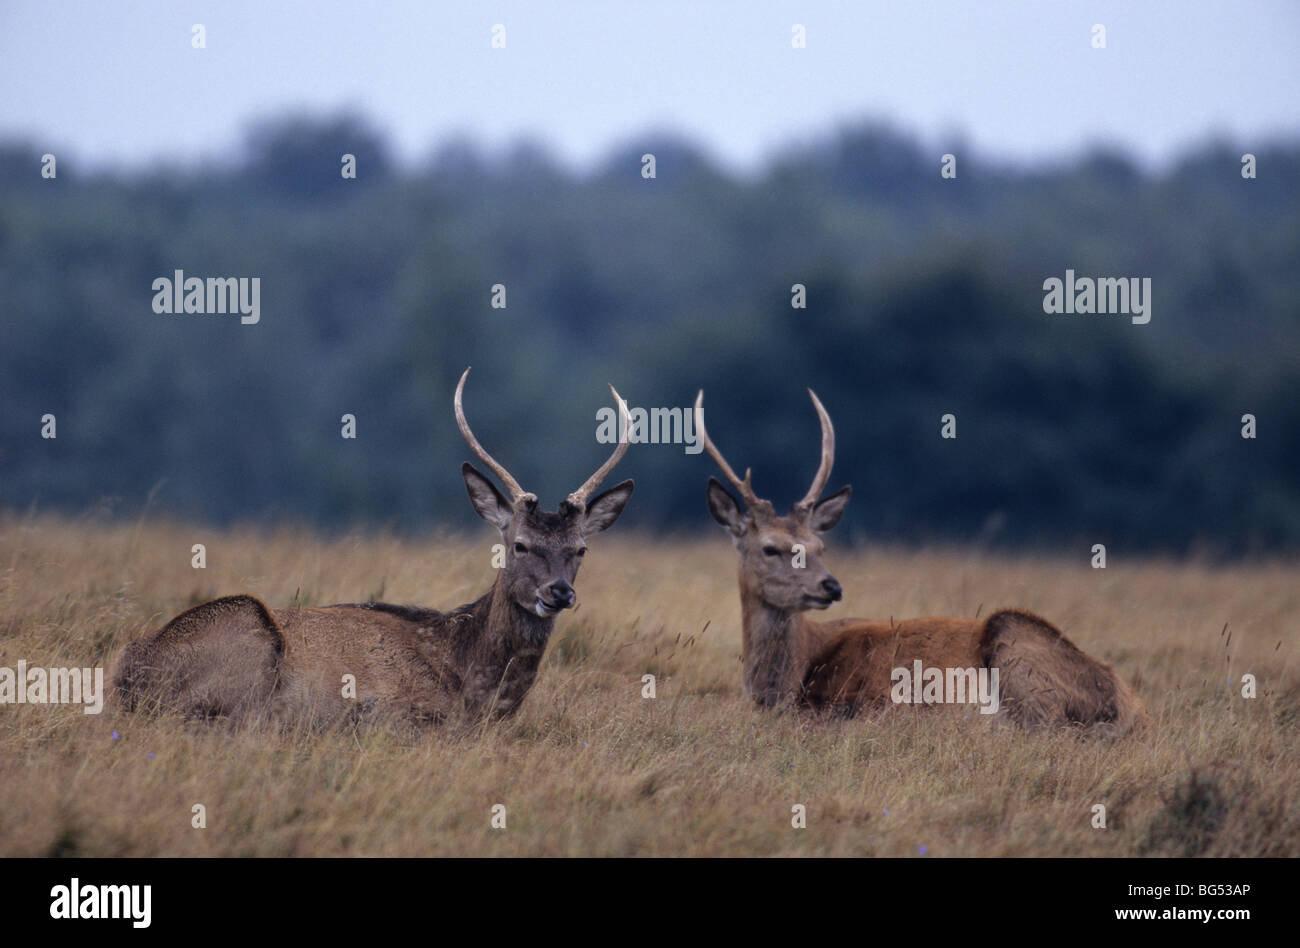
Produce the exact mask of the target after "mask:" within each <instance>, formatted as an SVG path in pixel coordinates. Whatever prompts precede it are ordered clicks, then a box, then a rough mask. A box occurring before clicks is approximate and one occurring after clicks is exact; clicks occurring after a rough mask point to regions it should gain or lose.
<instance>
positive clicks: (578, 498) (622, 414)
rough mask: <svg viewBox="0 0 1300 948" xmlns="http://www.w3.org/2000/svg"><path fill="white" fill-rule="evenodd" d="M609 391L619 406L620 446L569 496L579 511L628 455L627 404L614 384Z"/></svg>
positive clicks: (569, 501)
mask: <svg viewBox="0 0 1300 948" xmlns="http://www.w3.org/2000/svg"><path fill="white" fill-rule="evenodd" d="M609 390H610V391H611V392H613V393H614V402H615V403H616V404H617V405H618V446H617V447H616V448H614V453H613V454H611V455H610V456H609V460H608V461H606V462H605V463H604V464H602V465H601V466H600V467H599V468H598V469H597V471H596V473H595V474H593V475H591V477H589V478H587V482H586V483H585V484H583V485H582V486H581V487H579V488H578V489H577V490H575V491H574V492H573V493H572V494H570V495H569V497H568V501H567V502H568V503H569V504H570V505H571V506H573V507H576V508H578V509H579V510H583V509H585V508H586V506H587V500H588V498H590V497H591V493H592V491H594V490H595V489H596V488H597V487H599V486H600V484H601V481H603V480H604V479H605V478H607V477H609V472H610V471H612V470H614V467H615V465H617V464H618V462H619V461H621V460H623V455H625V454H627V445H628V440H627V429H628V413H627V402H625V401H623V398H622V396H620V395H619V394H618V390H617V389H616V388H614V386H613V384H612V383H611V384H610V386H609Z"/></svg>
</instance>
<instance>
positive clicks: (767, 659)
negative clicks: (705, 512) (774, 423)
mask: <svg viewBox="0 0 1300 948" xmlns="http://www.w3.org/2000/svg"><path fill="white" fill-rule="evenodd" d="M809 394H810V395H812V400H813V405H814V406H815V407H816V409H817V414H818V416H819V418H820V419H821V425H822V460H821V465H820V467H819V468H818V471H817V475H816V477H815V478H814V479H813V485H812V488H811V489H810V490H809V491H808V494H807V495H806V496H805V497H804V498H803V499H802V500H801V501H799V502H798V503H797V504H795V505H794V507H793V509H792V510H791V511H790V513H789V514H788V515H786V516H784V517H782V516H778V515H777V513H776V511H775V510H774V508H773V507H772V504H771V503H770V502H769V501H767V500H763V499H762V498H760V497H758V496H757V494H755V493H754V490H753V487H752V486H751V484H750V472H749V471H746V472H745V476H744V478H741V477H738V476H737V475H736V474H735V472H734V471H733V470H732V469H731V467H730V465H728V464H727V462H726V459H725V458H724V457H723V456H722V454H721V452H720V451H718V449H717V447H716V446H715V445H714V444H713V441H712V439H711V438H710V437H709V435H708V432H707V430H706V429H705V427H704V405H703V402H704V393H703V392H700V393H699V395H698V396H696V400H695V429H696V431H697V433H698V436H699V438H700V440H701V441H702V442H703V443H704V447H705V449H706V450H707V451H708V452H709V456H710V457H712V458H713V460H714V461H715V462H716V463H717V465H718V467H719V468H720V469H721V470H722V472H723V473H724V474H725V475H726V476H727V479H728V480H729V481H730V482H731V484H732V486H733V487H735V488H736V489H737V491H739V493H740V495H741V497H742V498H743V502H744V509H742V507H741V504H740V502H738V501H737V500H736V498H735V497H733V496H732V495H731V494H730V493H729V492H728V491H727V489H726V488H725V487H723V485H722V484H721V483H720V482H719V481H717V480H715V479H714V478H709V486H708V502H709V510H710V512H711V513H712V514H713V517H714V519H715V520H717V521H718V523H720V524H721V525H722V526H723V527H725V528H726V529H727V531H728V532H729V533H730V534H731V537H732V542H733V543H734V545H735V547H736V550H737V552H738V553H739V554H740V601H741V615H742V622H743V633H742V636H743V637H742V654H741V661H742V663H743V668H744V684H745V691H746V693H747V694H748V695H749V696H750V697H751V698H752V699H753V700H754V701H755V702H757V703H758V704H759V705H762V706H763V707H773V706H777V705H783V704H792V705H796V706H802V707H809V708H822V709H830V710H835V711H840V712H847V713H852V712H855V711H858V710H860V709H863V708H868V707H886V706H889V705H891V704H894V703H896V702H895V698H894V695H893V685H894V682H895V671H896V670H897V669H903V670H910V669H911V668H913V666H914V664H915V663H917V662H920V663H921V665H922V667H923V668H927V669H939V670H941V671H945V672H946V671H948V670H954V671H956V670H965V669H973V670H975V671H978V670H980V669H988V670H990V672H991V671H992V670H994V669H996V670H997V671H998V688H999V692H1000V694H999V701H998V705H999V710H998V712H997V713H998V714H1000V715H1002V716H1003V717H1006V718H1010V719H1011V720H1013V721H1015V722H1016V723H1018V724H1021V725H1024V726H1026V727H1036V726H1045V725H1058V724H1076V725H1082V726H1085V727H1096V728H1097V729H1098V730H1101V731H1105V732H1108V733H1113V734H1122V733H1125V732H1127V731H1128V730H1130V729H1132V728H1133V727H1135V726H1137V725H1140V724H1142V723H1143V722H1144V721H1145V720H1146V712H1145V710H1144V708H1143V706H1142V702H1141V700H1140V699H1138V697H1137V696H1136V695H1135V694H1134V693H1133V692H1132V691H1131V690H1130V689H1129V687H1128V685H1126V684H1125V683H1124V682H1123V680H1121V679H1120V678H1119V676H1118V675H1116V674H1115V672H1114V671H1113V670H1112V669H1111V667H1110V666H1109V665H1107V664H1105V663H1104V662H1100V661H1097V660H1096V659H1094V658H1092V657H1090V656H1088V655H1087V654H1085V653H1084V652H1082V651H1081V650H1080V649H1078V648H1077V647H1075V645H1074V644H1073V643H1072V642H1070V640H1069V639H1068V638H1066V637H1065V635H1064V634H1063V633H1062V632H1061V631H1060V630H1059V629H1057V628H1056V627H1055V626H1053V625H1052V624H1051V623H1049V622H1047V621H1046V620H1044V619H1041V618H1039V617H1038V616H1035V615H1033V614H1032V613H1029V612H1025V611H1022V610H1017V609H1003V610H999V611H997V612H994V613H992V614H990V615H989V616H988V617H987V618H986V619H983V620H979V619H964V618H920V619H905V620H903V621H901V622H894V621H892V620H891V621H879V620H867V619H840V620H838V621H831V622H814V621H812V620H811V619H809V618H807V616H806V613H807V612H808V611H809V610H813V609H826V608H829V607H830V606H831V604H832V603H834V602H836V601H838V600H839V599H840V598H841V596H842V593H843V590H842V589H841V587H840V584H839V582H838V581H837V580H836V579H835V577H834V576H832V575H831V574H830V572H829V571H828V570H827V569H826V568H825V567H824V566H823V565H822V562H821V554H822V552H823V548H824V546H823V543H822V540H821V535H822V534H823V533H825V532H826V531H827V530H830V529H831V528H832V527H834V526H835V524H836V523H838V522H839V519H840V517H841V516H842V514H843V511H844V508H845V507H846V506H847V504H848V501H849V496H850V493H851V491H850V489H849V488H848V487H844V488H841V489H840V490H839V491H837V492H835V493H834V494H832V495H831V496H829V497H826V498H824V499H821V493H822V490H823V489H824V488H825V486H826V481H827V480H828V479H829V478H830V471H831V464H832V460H833V458H834V454H835V431H834V428H833V426H832V425H831V420H830V416H829V415H828V414H827V413H826V409H825V408H823V407H822V404H821V402H820V401H818V399H817V396H816V395H814V394H813V393H812V391H811V390H809ZM900 677H901V676H900Z"/></svg>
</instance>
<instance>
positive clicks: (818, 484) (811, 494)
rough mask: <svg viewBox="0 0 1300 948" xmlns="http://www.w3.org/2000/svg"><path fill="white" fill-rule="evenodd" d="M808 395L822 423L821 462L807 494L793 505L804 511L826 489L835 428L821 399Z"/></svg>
mask: <svg viewBox="0 0 1300 948" xmlns="http://www.w3.org/2000/svg"><path fill="white" fill-rule="evenodd" d="M808 395H809V396H810V397H811V398H812V403H813V407H815V408H816V409H817V417H818V418H819V419H820V420H821V423H822V461H821V464H820V465H818V467H817V476H816V477H814V478H813V482H812V487H810V488H808V493H807V494H806V495H805V496H804V499H803V500H801V501H799V503H797V504H795V507H796V508H798V509H801V510H804V511H808V510H811V509H812V508H813V505H814V504H816V503H817V499H818V498H819V497H821V495H822V491H823V490H825V489H826V482H827V481H828V480H830V478H831V465H832V464H834V463H835V426H834V425H832V424H831V416H830V415H828V414H827V413H826V409H825V407H824V406H823V405H822V403H821V399H819V398H818V397H817V393H816V392H814V391H813V390H812V389H808Z"/></svg>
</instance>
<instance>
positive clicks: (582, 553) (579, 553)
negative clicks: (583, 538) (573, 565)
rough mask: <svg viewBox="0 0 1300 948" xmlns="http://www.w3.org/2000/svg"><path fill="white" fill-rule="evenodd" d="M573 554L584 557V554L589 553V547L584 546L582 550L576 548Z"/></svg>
mask: <svg viewBox="0 0 1300 948" xmlns="http://www.w3.org/2000/svg"><path fill="white" fill-rule="evenodd" d="M573 555H574V556H577V557H583V556H586V555H587V548H586V547H585V546H584V547H583V548H582V549H580V550H575V551H574V553H573Z"/></svg>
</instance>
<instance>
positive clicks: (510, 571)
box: [455, 368, 634, 618]
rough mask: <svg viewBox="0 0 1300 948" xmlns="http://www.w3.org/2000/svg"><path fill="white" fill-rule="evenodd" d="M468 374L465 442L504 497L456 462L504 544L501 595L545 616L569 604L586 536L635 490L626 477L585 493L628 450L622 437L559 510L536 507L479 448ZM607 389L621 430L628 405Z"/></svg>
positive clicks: (459, 391) (459, 419)
mask: <svg viewBox="0 0 1300 948" xmlns="http://www.w3.org/2000/svg"><path fill="white" fill-rule="evenodd" d="M467 378H469V369H468V368H467V369H466V370H465V372H464V373H463V374H462V375H461V377H460V384H458V385H457V386H456V401H455V405H456V423H457V424H458V425H459V426H460V433H461V434H462V435H464V437H465V440H466V441H467V442H468V443H469V446H470V449H471V450H473V452H474V454H475V455H477V456H478V459H479V460H480V461H482V462H483V463H484V464H485V465H486V466H487V467H488V469H489V470H490V471H492V473H493V474H495V475H496V476H497V479H498V480H500V481H501V483H502V485H503V486H504V487H505V489H506V491H507V493H509V495H510V496H509V497H508V498H507V497H506V496H505V495H504V494H502V493H501V491H499V490H498V489H497V487H496V485H495V484H493V483H492V482H491V481H490V480H488V479H487V477H485V476H484V475H483V474H480V473H479V472H478V471H477V470H476V469H475V468H474V466H473V465H472V464H470V463H469V462H468V461H466V462H465V463H464V464H462V465H461V469H460V470H461V474H462V475H463V476H464V478H465V487H466V488H467V489H468V490H469V500H470V503H471V504H473V505H474V509H475V511H477V512H478V515H479V516H480V517H482V518H483V519H484V520H486V521H487V522H488V523H490V524H492V526H494V527H496V528H497V530H498V531H500V533H501V540H502V542H503V543H504V544H505V548H506V561H505V567H504V569H503V572H502V575H501V577H500V582H502V583H503V584H504V591H505V593H506V595H507V596H508V597H509V598H510V600H511V601H512V602H513V603H515V604H516V605H517V606H519V607H520V608H521V609H524V610H525V611H527V612H532V613H534V614H536V615H539V616H541V617H543V618H550V617H551V616H554V615H557V614H558V613H560V612H561V611H562V610H564V609H568V608H569V607H570V606H572V605H573V604H574V601H575V600H576V598H577V594H576V593H575V592H574V589H573V582H574V580H575V579H576V578H577V576H578V567H579V566H580V565H581V564H582V558H583V556H584V555H585V554H586V552H587V544H586V540H587V537H589V536H593V535H595V534H597V533H599V532H600V531H602V530H604V529H605V528H606V527H609V526H610V525H611V524H612V523H613V522H614V521H615V520H617V519H618V516H619V514H621V513H622V512H623V507H624V505H625V504H627V502H628V499H629V498H630V497H631V496H632V488H633V486H634V485H633V483H632V481H631V480H626V481H623V482H622V483H621V484H616V485H615V486H613V487H611V488H610V489H609V490H607V491H605V492H604V493H603V494H600V495H599V496H597V497H596V498H594V499H590V498H591V493H592V491H594V490H595V489H596V488H597V487H599V486H600V484H601V482H602V481H604V479H605V478H606V477H608V476H609V473H610V472H611V471H612V470H614V467H615V465H617V464H618V462H619V461H620V460H622V458H623V455H624V454H626V453H627V446H628V442H627V439H626V437H623V438H622V439H620V441H619V443H618V445H617V446H616V447H615V448H614V453H613V454H612V455H611V456H610V458H609V460H607V461H606V462H605V463H604V464H602V465H601V466H600V468H599V469H597V471H596V473H595V474H593V475H591V477H589V478H587V481H586V483H584V484H583V485H582V486H581V487H579V488H578V489H577V490H576V491H574V492H573V493H572V494H570V495H569V496H568V497H567V498H566V499H565V500H564V501H563V502H562V503H561V504H560V506H559V509H558V510H557V511H555V512H553V513H551V512H547V511H545V510H541V509H540V508H539V507H538V503H537V495H536V494H531V493H529V492H528V491H526V490H524V489H523V488H522V487H520V486H519V482H518V481H516V480H515V479H514V477H512V476H511V474H510V472H509V471H507V470H506V469H505V468H504V467H503V466H502V465H501V464H499V463H498V462H497V461H496V460H495V459H494V458H493V457H492V455H490V454H488V453H487V452H486V451H485V450H483V447H482V445H480V444H479V443H478V439H477V438H475V437H474V432H472V431H471V430H470V427H469V422H467V421H466V420H465V410H464V408H463V407H462V405H461V398H462V395H463V393H464V390H465V379H467ZM609 390H610V391H611V392H613V394H614V401H615V403H616V404H617V405H618V410H619V430H620V431H622V432H626V431H627V429H628V411H627V405H626V403H625V402H624V401H623V399H622V398H620V397H619V394H618V392H617V391H615V390H614V386H613V385H611V386H610V387H609Z"/></svg>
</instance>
